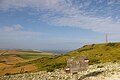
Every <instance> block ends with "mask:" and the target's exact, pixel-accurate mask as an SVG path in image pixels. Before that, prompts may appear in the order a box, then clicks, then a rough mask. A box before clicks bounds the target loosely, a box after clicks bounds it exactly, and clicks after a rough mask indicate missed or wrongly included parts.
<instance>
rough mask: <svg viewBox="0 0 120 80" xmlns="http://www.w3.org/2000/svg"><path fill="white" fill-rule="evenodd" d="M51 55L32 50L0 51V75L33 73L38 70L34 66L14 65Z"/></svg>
mask: <svg viewBox="0 0 120 80" xmlns="http://www.w3.org/2000/svg"><path fill="white" fill-rule="evenodd" d="M51 55H53V53H48V52H38V51H32V50H0V75H9V74H16V73H25V72H30V71H35V70H36V69H37V68H38V67H37V66H36V65H35V64H28V65H24V66H17V67H16V65H17V64H20V63H24V62H29V61H32V60H35V59H38V58H42V57H46V56H51Z"/></svg>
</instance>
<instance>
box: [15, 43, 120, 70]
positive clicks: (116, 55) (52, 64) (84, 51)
mask: <svg viewBox="0 0 120 80" xmlns="http://www.w3.org/2000/svg"><path fill="white" fill-rule="evenodd" d="M74 56H86V57H88V58H89V59H90V62H89V64H99V63H105V62H118V61H120V43H119V42H118V43H103V44H90V45H84V46H83V47H81V48H79V49H76V50H74V51H71V52H68V53H65V54H61V55H55V56H49V57H43V58H39V59H36V60H33V61H29V62H27V63H22V64H17V66H23V65H26V64H34V63H36V65H37V66H38V68H39V70H47V71H53V70H54V69H57V68H63V67H64V66H65V65H66V60H67V59H68V58H71V57H74Z"/></svg>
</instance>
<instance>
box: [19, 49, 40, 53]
mask: <svg viewBox="0 0 120 80" xmlns="http://www.w3.org/2000/svg"><path fill="white" fill-rule="evenodd" d="M18 51H19V52H29V53H41V52H40V51H33V50H18Z"/></svg>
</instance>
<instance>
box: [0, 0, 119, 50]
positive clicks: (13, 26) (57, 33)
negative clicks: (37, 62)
mask: <svg viewBox="0 0 120 80" xmlns="http://www.w3.org/2000/svg"><path fill="white" fill-rule="evenodd" d="M119 13H120V1H119V0H0V48H9V49H14V48H15V49H39V50H73V49H76V48H79V47H80V46H82V45H84V44H91V43H103V42H105V34H106V33H108V37H109V41H110V42H112V41H120V14H119Z"/></svg>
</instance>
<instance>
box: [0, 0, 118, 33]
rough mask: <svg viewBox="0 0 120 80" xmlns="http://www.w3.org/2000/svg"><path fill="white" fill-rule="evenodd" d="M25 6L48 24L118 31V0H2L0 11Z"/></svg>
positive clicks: (111, 31)
mask: <svg viewBox="0 0 120 80" xmlns="http://www.w3.org/2000/svg"><path fill="white" fill-rule="evenodd" d="M26 8H31V9H32V10H33V11H36V13H38V15H37V16H38V17H40V20H43V21H45V22H47V23H49V24H51V25H57V26H70V27H80V28H84V29H90V30H93V31H96V32H102V33H118V32H120V27H119V25H120V14H119V13H120V1H119V0H118V1H114V0H113V1H112V0H111V1H107V0H99V1H98V0H1V2H0V10H6V11H7V10H9V9H15V10H20V9H23V10H24V9H26ZM41 12H42V13H43V14H41ZM9 30H10V31H12V30H13V29H11V28H10V29H8V31H9Z"/></svg>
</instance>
